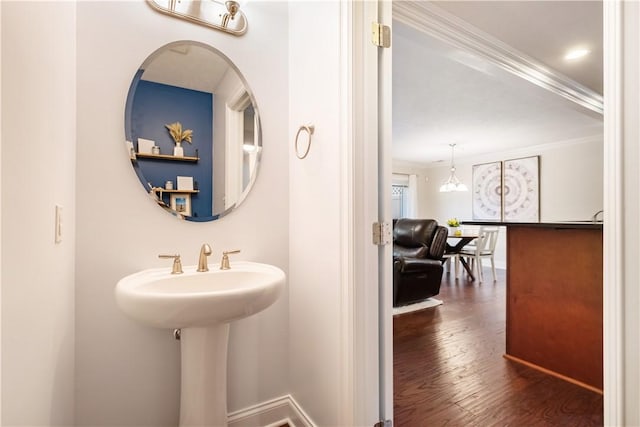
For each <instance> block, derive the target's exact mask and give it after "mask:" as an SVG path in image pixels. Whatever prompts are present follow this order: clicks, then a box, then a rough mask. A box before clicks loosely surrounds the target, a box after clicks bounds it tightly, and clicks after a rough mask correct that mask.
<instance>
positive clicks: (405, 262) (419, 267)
mask: <svg viewBox="0 0 640 427" xmlns="http://www.w3.org/2000/svg"><path fill="white" fill-rule="evenodd" d="M434 268H435V269H442V263H441V262H440V260H435V259H429V258H396V260H395V262H394V270H395V271H398V272H402V273H420V272H426V271H429V270H432V269H434Z"/></svg>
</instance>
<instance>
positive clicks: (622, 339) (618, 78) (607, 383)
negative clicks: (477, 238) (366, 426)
mask: <svg viewBox="0 0 640 427" xmlns="http://www.w3.org/2000/svg"><path fill="white" fill-rule="evenodd" d="M631 3H633V2H624V1H623V0H612V1H605V2H603V11H604V16H603V23H604V31H603V34H604V45H603V46H604V63H605V68H604V70H605V71H604V73H605V74H604V88H605V99H604V105H605V106H606V108H605V109H604V122H605V131H604V203H603V206H604V210H605V213H604V227H603V239H604V295H603V297H604V318H603V323H604V347H605V348H604V423H605V425H624V424H625V423H627V424H628V423H630V422H636V423H637V421H638V420H640V412H639V410H638V409H637V408H634V406H635V405H633V404H632V402H633V401H637V398H638V396H639V395H640V377H639V375H638V372H639V371H640V369H639V368H640V366H639V365H640V362H639V361H638V357H637V356H638V350H637V349H638V348H640V333H639V332H640V319H639V315H638V314H633V315H632V313H629V311H635V312H637V311H638V310H634V309H633V307H634V305H633V303H638V302H639V300H640V297H639V296H638V290H637V289H636V288H637V286H636V284H637V283H638V282H639V279H640V272H639V271H638V268H637V267H636V264H637V260H635V262H634V256H635V258H637V254H638V252H639V250H638V248H639V243H638V242H640V232H639V226H638V218H640V215H639V209H638V204H639V198H638V195H637V194H634V193H633V192H632V191H631V190H630V189H629V187H632V188H633V189H634V190H635V192H636V193H637V185H638V181H639V179H638V173H639V172H638V171H637V169H638V168H637V165H638V164H639V163H640V157H639V156H637V154H638V150H637V148H635V147H634V145H636V144H637V143H636V140H634V139H633V136H635V137H637V135H638V133H639V132H638V128H639V125H638V122H637V118H636V120H633V117H632V114H636V115H637V113H638V99H637V93H636V92H633V93H634V94H635V98H634V96H633V95H631V96H628V97H627V98H624V97H623V94H624V93H625V91H624V88H625V85H626V86H627V87H628V88H631V89H637V86H638V78H637V77H633V76H634V75H635V76H637V75H638V56H639V55H638V52H639V51H640V43H639V42H638V37H637V28H638V24H640V13H639V11H638V10H639V9H640V7H638V5H637V4H635V5H632V4H631ZM634 27H635V28H636V30H635V33H634V32H633V31H634ZM356 50H357V48H356ZM623 58H625V60H626V61H623ZM630 59H631V60H630ZM623 71H624V74H623ZM385 72H386V73H390V72H391V68H390V67H389V69H386V68H384V69H383V70H382V73H385ZM634 73H635V74H634ZM368 74H369V72H367V75H368ZM383 77H384V76H383V75H381V79H382V78H383ZM388 77H389V78H390V76H388ZM389 93H390V92H389ZM625 101H626V103H625ZM385 103H386V105H385ZM390 103H391V98H390V97H389V98H388V99H385V98H384V97H381V98H380V111H381V116H380V120H381V122H384V120H385V118H386V119H387V120H389V121H390V120H391V106H390ZM629 104H631V105H629ZM366 110H367V105H366V104H364V105H363V104H360V103H355V104H354V109H353V111H354V112H355V114H357V113H358V112H363V111H366ZM624 118H627V120H623V119H624ZM369 126H371V128H372V127H373V124H369ZM379 130H380V131H381V132H384V131H387V130H390V126H389V127H388V128H384V126H383V127H382V128H380V129H379ZM364 151H365V152H366V151H367V150H366V148H365V149H364ZM379 152H380V154H381V156H382V158H381V159H380V162H381V164H382V165H383V167H382V169H381V171H380V175H382V177H379V178H381V179H379V180H378V182H379V185H380V184H384V182H385V179H386V180H388V181H389V182H390V177H391V170H390V168H389V170H385V168H384V165H385V164H390V162H391V159H390V155H389V154H390V140H389V145H388V146H385V142H384V140H383V141H381V142H380V148H379ZM626 153H631V154H633V155H634V157H633V158H631V159H627V162H629V161H631V162H634V163H631V164H629V163H626V164H627V165H628V166H630V167H627V169H633V168H634V166H635V169H634V171H633V174H631V175H629V172H628V171H627V175H625V170H624V169H623V167H624V165H625V158H624V157H623V154H626ZM385 175H388V177H387V178H385ZM625 183H627V184H629V185H626V186H625ZM370 185H372V184H370ZM379 190H384V186H382V187H379ZM625 190H626V191H625ZM381 194H384V191H382V192H381ZM370 197H372V195H371V194H360V195H358V194H355V195H354V198H353V201H354V203H355V204H358V203H362V202H363V201H367V200H368V198H370ZM625 224H626V226H625V227H626V229H625V234H624V235H626V236H627V239H626V240H625V239H623V237H624V235H623V230H622V227H623V225H625ZM629 227H631V228H629ZM630 233H631V234H632V237H629V234H630ZM360 238H361V239H362V241H361V243H362V244H367V243H368V241H369V239H370V236H369V235H368V234H367V233H364V235H363V236H360ZM380 265H381V266H382V263H381V264H380ZM385 274H386V273H385V272H384V271H383V269H382V267H381V270H380V275H381V278H382V277H384V275H385ZM383 284H384V280H382V279H381V280H380V281H379V286H380V289H381V290H384V288H383ZM629 296H632V297H633V300H629ZM625 298H626V299H627V304H629V302H631V305H630V306H631V310H625ZM387 311H390V308H388V310H387V308H385V307H383V306H382V305H381V308H380V312H379V316H380V319H379V321H380V322H381V323H380V324H381V325H384V322H385V321H386V322H390V321H391V320H389V319H386V318H387V317H390V316H389V315H388V314H387ZM360 331H361V332H362V333H364V337H365V339H368V340H369V341H372V340H376V338H377V339H378V340H379V348H380V354H379V355H377V356H375V357H374V356H373V355H364V359H365V361H369V362H370V363H371V361H373V360H385V358H387V357H388V356H387V355H388V354H389V351H391V352H392V349H393V341H392V337H390V336H385V335H383V334H382V335H379V336H378V337H376V336H375V333H376V331H375V330H374V328H372V327H371V326H370V325H363V324H359V323H356V329H355V336H356V337H357V336H358V335H359V334H360ZM368 348H369V349H371V346H369V347H368ZM391 354H392V353H391ZM625 355H626V357H625ZM358 359H359V358H357V357H356V358H355V359H354V360H356V361H357V360H358ZM360 360H362V359H360ZM389 363H392V362H390V361H388V360H387V361H386V362H385V363H384V364H382V365H381V367H382V368H384V365H386V366H387V367H388V365H389ZM382 368H381V377H380V385H381V386H382V385H383V384H384V383H385V381H388V380H387V376H386V375H388V373H389V372H386V373H385V372H383V370H384V369H382ZM390 372H391V375H392V365H391V371H390ZM628 375H631V376H628ZM356 396H359V397H360V399H358V398H357V399H356V401H357V400H361V398H362V397H363V396H364V394H363V395H359V394H356ZM386 407H390V408H393V394H392V393H391V395H387V396H383V395H382V394H381V401H380V409H382V408H386ZM391 410H392V409H391ZM389 413H391V412H389Z"/></svg>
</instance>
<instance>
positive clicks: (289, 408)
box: [228, 394, 315, 427]
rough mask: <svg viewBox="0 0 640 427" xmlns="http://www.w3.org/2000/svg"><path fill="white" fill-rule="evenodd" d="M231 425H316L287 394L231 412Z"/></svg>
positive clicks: (235, 426)
mask: <svg viewBox="0 0 640 427" xmlns="http://www.w3.org/2000/svg"><path fill="white" fill-rule="evenodd" d="M228 424H229V427H255V426H264V427H279V426H281V425H283V424H288V425H289V426H290V427H315V424H314V423H313V421H311V418H309V416H308V415H307V414H306V413H305V412H304V410H303V409H302V408H301V407H300V405H298V402H296V401H295V399H294V398H293V397H292V396H291V395H289V394H288V395H285V396H282V397H278V398H275V399H272V400H268V401H266V402H262V403H258V404H257V405H253V406H250V407H248V408H244V409H240V410H238V411H234V412H231V413H230V414H229V416H228Z"/></svg>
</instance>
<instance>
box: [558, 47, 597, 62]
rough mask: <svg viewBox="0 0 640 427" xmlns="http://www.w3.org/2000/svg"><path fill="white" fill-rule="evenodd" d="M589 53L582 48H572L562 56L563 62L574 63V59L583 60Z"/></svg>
mask: <svg viewBox="0 0 640 427" xmlns="http://www.w3.org/2000/svg"><path fill="white" fill-rule="evenodd" d="M590 52H591V51H590V50H589V49H585V48H583V47H580V48H574V49H570V50H569V51H567V53H566V55H565V56H564V59H565V61H575V60H576V59H580V58H583V57H585V56H587V55H588V54H589V53H590Z"/></svg>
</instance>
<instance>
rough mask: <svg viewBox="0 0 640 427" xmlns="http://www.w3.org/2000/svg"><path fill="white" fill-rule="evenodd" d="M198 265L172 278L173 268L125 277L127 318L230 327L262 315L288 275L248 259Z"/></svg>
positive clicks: (122, 296) (121, 287)
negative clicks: (199, 268) (224, 266)
mask: <svg viewBox="0 0 640 427" xmlns="http://www.w3.org/2000/svg"><path fill="white" fill-rule="evenodd" d="M209 268H210V270H209V271H207V272H197V271H196V266H188V267H185V268H184V273H182V274H171V266H168V267H163V268H154V269H149V270H143V271H140V272H138V273H134V274H131V275H129V276H126V277H124V278H123V279H121V280H120V281H119V282H118V284H117V285H116V300H117V303H118V306H119V307H120V309H121V310H122V311H123V312H124V313H125V314H126V315H127V316H129V317H131V318H133V319H135V320H138V321H140V322H142V323H144V324H147V325H149V326H155V327H158V328H189V327H204V326H212V325H217V324H220V323H228V322H232V321H234V320H238V319H241V318H244V317H248V316H251V315H252V314H255V313H258V312H260V311H262V310H264V309H265V308H267V307H269V306H270V305H271V304H273V303H274V302H275V301H276V300H277V299H278V297H279V296H280V294H281V292H282V290H283V288H284V283H285V274H284V272H283V271H282V270H280V269H279V268H277V267H274V266H271V265H268V264H260V263H255V262H248V261H236V262H232V263H231V269H230V270H220V269H218V267H217V265H213V266H210V267H209Z"/></svg>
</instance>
